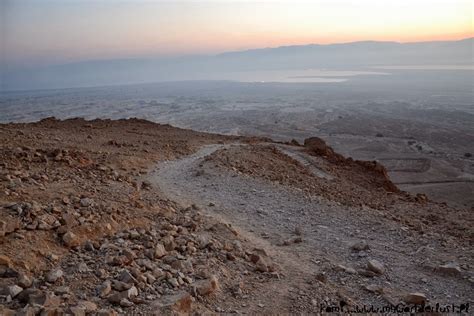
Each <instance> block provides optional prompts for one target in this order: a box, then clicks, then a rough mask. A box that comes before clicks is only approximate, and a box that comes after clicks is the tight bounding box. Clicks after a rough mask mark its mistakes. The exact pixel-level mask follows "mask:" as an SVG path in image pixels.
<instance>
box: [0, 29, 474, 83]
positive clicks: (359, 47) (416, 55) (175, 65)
mask: <svg viewBox="0 0 474 316" xmlns="http://www.w3.org/2000/svg"><path fill="white" fill-rule="evenodd" d="M473 47H474V38H468V39H464V40H459V41H433V42H417V43H397V42H377V41H363V42H353V43H343V44H330V45H318V44H311V45H297V46H282V47H277V48H263V49H252V50H246V51H236V52H228V53H223V54H219V55H214V56H186V57H179V58H160V59H114V60H94V61H84V62H78V63H72V64H64V65H59V66H49V67H43V68H37V69H29V70H21V71H9V72H5V71H2V72H1V73H0V75H1V83H0V84H1V85H0V90H1V91H8V90H23V89H46V88H67V87H79V86H99V85H114V84H128V83H144V82H157V81H178V80H195V79H202V80H205V79H210V78H216V77H217V78H218V77H219V74H225V73H229V72H237V71H263V70H285V69H288V70H290V69H291V70H295V69H308V68H324V69H362V68H369V67H374V66H397V65H472V64H474V57H473Z"/></svg>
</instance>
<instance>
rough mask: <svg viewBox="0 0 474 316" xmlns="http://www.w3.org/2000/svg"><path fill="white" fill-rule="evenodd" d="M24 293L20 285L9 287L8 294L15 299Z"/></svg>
mask: <svg viewBox="0 0 474 316" xmlns="http://www.w3.org/2000/svg"><path fill="white" fill-rule="evenodd" d="M21 291H23V288H21V287H19V286H18V285H10V286H9V287H8V294H9V295H10V296H11V297H12V298H13V297H16V296H17V295H18V294H20V293H21Z"/></svg>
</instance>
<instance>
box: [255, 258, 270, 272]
mask: <svg viewBox="0 0 474 316" xmlns="http://www.w3.org/2000/svg"><path fill="white" fill-rule="evenodd" d="M255 266H256V269H257V271H259V272H268V265H267V263H266V262H265V261H264V260H263V258H260V259H259V260H258V261H257V262H256V263H255Z"/></svg>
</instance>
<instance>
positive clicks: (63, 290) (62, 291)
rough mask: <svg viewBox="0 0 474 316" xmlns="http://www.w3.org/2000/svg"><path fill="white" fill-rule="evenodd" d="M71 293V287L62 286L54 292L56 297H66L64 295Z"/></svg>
mask: <svg viewBox="0 0 474 316" xmlns="http://www.w3.org/2000/svg"><path fill="white" fill-rule="evenodd" d="M70 293H71V289H70V288H69V286H60V287H57V288H56V289H55V290H54V294H56V295H64V294H70Z"/></svg>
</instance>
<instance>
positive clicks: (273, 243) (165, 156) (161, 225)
mask: <svg viewBox="0 0 474 316" xmlns="http://www.w3.org/2000/svg"><path fill="white" fill-rule="evenodd" d="M0 140H1V141H0V144H1V145H0V156H1V162H0V176H1V178H0V205H1V206H2V208H1V209H0V214H1V217H0V218H1V221H0V314H2V315H14V314H15V311H17V312H19V313H26V314H28V313H29V314H33V313H34V314H39V313H43V314H57V313H62V312H67V313H72V314H75V315H79V314H84V313H97V314H99V315H115V314H117V313H119V314H124V313H126V314H132V313H135V314H140V313H142V314H146V313H148V314H149V313H156V314H159V315H161V314H176V313H191V312H197V313H208V312H217V313H251V314H256V313H259V314H260V313H265V314H275V313H294V312H303V313H315V312H321V311H326V310H331V309H333V308H334V309H337V308H341V306H343V307H342V308H344V309H345V310H351V309H355V308H357V307H362V306H366V307H370V306H374V308H382V307H383V306H388V305H390V304H392V305H394V306H395V305H397V304H400V305H399V308H401V307H410V306H413V304H416V303H426V304H427V305H430V306H435V305H436V303H439V304H440V306H441V307H444V306H447V305H449V306H451V304H454V305H455V306H457V308H464V310H465V308H466V306H467V305H466V304H467V303H471V305H472V303H473V301H474V298H473V296H472V291H471V289H472V284H473V282H474V276H473V274H472V267H473V264H474V262H473V258H474V255H473V248H472V244H473V243H472V242H473V236H474V235H473V234H474V232H473V225H472V224H473V213H472V210H467V209H455V208H451V207H448V206H446V205H444V204H439V203H434V202H431V201H429V200H427V199H426V197H425V196H423V195H418V196H411V195H408V194H406V193H404V192H400V191H398V190H397V188H396V187H394V186H393V184H392V183H391V182H390V180H389V179H388V178H387V176H386V171H385V169H384V168H383V167H381V166H380V165H379V164H377V163H373V162H359V161H353V160H352V159H346V158H344V157H342V156H341V155H339V154H337V153H335V152H334V151H333V150H332V149H331V148H330V147H328V146H327V145H326V144H325V143H324V142H322V141H321V140H319V139H316V138H313V139H309V140H307V142H306V144H305V146H301V145H299V144H297V143H295V142H293V143H291V144H282V143H276V142H273V141H272V140H270V139H266V138H249V137H230V136H221V135H215V134H206V133H198V132H193V131H189V130H182V129H177V128H173V127H171V126H168V125H159V124H154V123H150V122H147V121H143V120H137V119H131V120H119V121H111V120H94V121H85V120H82V119H72V120H66V121H58V120H55V119H45V120H42V121H40V122H38V123H30V124H3V125H0ZM341 304H342V305H341Z"/></svg>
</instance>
